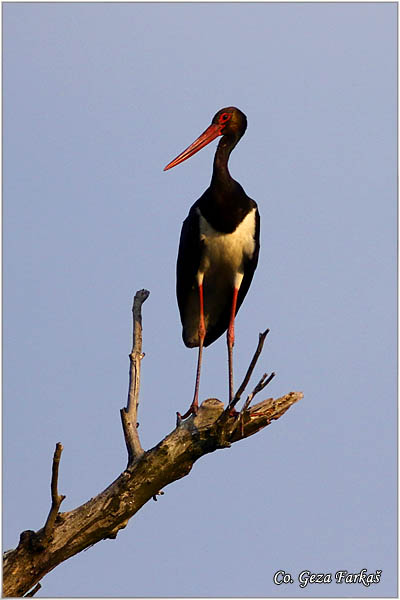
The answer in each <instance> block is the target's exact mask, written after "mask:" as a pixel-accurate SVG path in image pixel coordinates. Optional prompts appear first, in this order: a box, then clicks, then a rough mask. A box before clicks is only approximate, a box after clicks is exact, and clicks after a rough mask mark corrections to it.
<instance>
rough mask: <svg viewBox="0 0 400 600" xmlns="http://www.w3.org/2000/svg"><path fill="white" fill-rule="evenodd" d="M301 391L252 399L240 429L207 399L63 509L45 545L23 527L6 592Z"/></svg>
mask: <svg viewBox="0 0 400 600" xmlns="http://www.w3.org/2000/svg"><path fill="white" fill-rule="evenodd" d="M302 397H303V394H302V393H300V392H292V393H290V394H287V395H286V396H283V397H282V398H278V399H277V400H273V399H268V400H264V401H263V402H260V403H259V404H256V405H254V406H253V407H251V409H249V410H247V411H246V412H245V413H244V414H243V416H242V417H240V418H241V419H243V429H242V431H241V428H240V427H237V421H238V417H237V416H236V417H235V416H230V417H228V418H226V419H224V420H222V421H221V418H220V417H221V415H223V414H225V413H224V405H223V403H222V402H220V401H219V400H217V399H215V398H211V399H208V400H205V401H204V402H203V403H202V404H201V406H200V408H199V411H198V414H197V415H196V416H192V417H190V418H189V419H187V420H186V421H183V422H182V423H181V424H180V426H179V427H177V428H175V429H174V430H173V431H172V432H171V433H170V434H169V435H167V437H165V438H164V439H163V440H162V441H161V442H160V443H159V444H157V446H155V447H154V448H152V449H151V450H148V451H147V452H145V453H144V454H143V455H142V456H141V457H140V458H139V459H138V460H137V461H136V462H135V463H134V464H133V465H132V466H129V467H127V469H126V470H125V471H123V472H122V473H121V474H120V475H119V477H117V479H116V480H115V481H114V482H113V483H112V484H111V485H109V486H108V487H107V488H106V489H105V490H103V491H102V492H101V493H100V494H98V495H97V496H95V497H94V498H92V499H91V500H89V501H88V502H86V503H85V504H83V505H82V506H79V507H78V508H76V509H74V510H71V511H69V512H64V513H60V514H59V515H58V517H57V519H56V521H55V526H54V530H53V534H52V538H51V540H50V541H49V542H48V544H47V545H46V546H45V547H44V548H43V549H42V550H40V549H39V550H38V549H37V548H36V547H35V539H36V537H37V536H38V535H39V536H40V534H41V531H38V532H36V533H35V532H32V531H24V532H23V533H22V534H21V537H20V542H19V545H18V547H17V548H16V549H15V550H12V551H8V552H6V553H5V559H4V579H3V595H4V596H6V597H7V596H8V597H9V596H22V595H24V594H26V593H27V592H28V591H29V590H30V589H31V588H32V587H33V586H34V585H35V584H36V583H38V582H39V581H40V580H41V579H42V578H43V576H44V575H46V573H48V572H49V571H51V570H52V569H54V568H55V567H56V566H57V565H58V564H60V563H61V562H63V561H64V560H66V559H68V558H70V557H71V556H74V555H75V554H77V553H78V552H81V551H82V550H84V549H85V548H88V547H89V546H91V545H93V544H96V543H97V542H99V541H100V540H103V539H107V538H115V537H116V536H117V533H118V531H119V530H120V529H123V528H124V527H126V525H127V523H128V521H129V519H130V518H131V517H132V516H133V515H134V514H135V513H136V512H137V511H138V510H139V509H140V508H141V507H142V506H143V505H144V504H145V503H146V502H148V501H149V500H150V499H151V498H152V497H153V496H154V495H156V494H157V493H158V492H159V490H161V489H163V488H165V487H166V486H167V485H169V484H170V483H172V482H173V481H176V480H177V479H180V478H181V477H185V476H186V475H187V474H188V473H189V472H190V471H191V469H192V467H193V464H194V463H195V462H196V460H198V459H199V458H200V457H201V456H204V455H205V454H208V453H210V452H214V451H215V450H217V449H219V448H225V447H229V446H230V444H231V443H233V442H236V441H239V440H240V439H243V438H246V437H248V436H250V435H253V434H254V433H256V432H257V431H259V430H260V429H262V428H263V427H265V426H267V425H269V423H270V422H271V421H272V420H274V419H278V418H279V417H281V416H282V415H283V414H284V412H286V410H287V409H288V408H289V407H290V406H291V405H292V404H294V403H295V402H297V401H298V400H300V399H301V398H302Z"/></svg>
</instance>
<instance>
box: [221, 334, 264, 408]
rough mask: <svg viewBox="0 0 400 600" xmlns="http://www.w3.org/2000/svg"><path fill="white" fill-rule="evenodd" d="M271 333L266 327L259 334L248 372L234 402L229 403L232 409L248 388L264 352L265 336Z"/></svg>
mask: <svg viewBox="0 0 400 600" xmlns="http://www.w3.org/2000/svg"><path fill="white" fill-rule="evenodd" d="M268 333H269V329H266V330H265V331H264V332H263V333H260V334H259V336H258V345H257V348H256V351H255V353H254V356H253V358H252V359H251V363H250V365H249V368H248V369H247V373H246V375H245V377H244V379H243V381H242V383H241V384H240V386H239V389H238V391H237V392H236V394H235V397H234V398H233V401H232V403H231V404H230V405H229V409H232V408H233V407H234V406H236V404H237V403H238V402H239V400H240V397H241V395H242V394H243V392H244V390H245V389H246V386H247V384H248V383H249V381H250V377H251V376H252V374H253V371H254V368H255V366H256V364H257V361H258V358H259V356H260V354H261V352H262V349H263V346H264V342H265V338H266V337H267V335H268Z"/></svg>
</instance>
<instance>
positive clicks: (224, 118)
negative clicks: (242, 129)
mask: <svg viewBox="0 0 400 600" xmlns="http://www.w3.org/2000/svg"><path fill="white" fill-rule="evenodd" d="M230 118H231V115H230V114H229V113H222V115H221V116H220V118H219V122H220V123H226V121H229V119H230Z"/></svg>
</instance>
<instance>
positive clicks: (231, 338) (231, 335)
mask: <svg viewBox="0 0 400 600" xmlns="http://www.w3.org/2000/svg"><path fill="white" fill-rule="evenodd" d="M238 292H239V288H238V287H235V288H234V290H233V298H232V308H231V316H230V319H229V327H228V331H227V334H226V340H227V343H228V371H229V404H231V403H232V401H233V352H232V349H233V346H234V343H235V314H236V304H237V297H238Z"/></svg>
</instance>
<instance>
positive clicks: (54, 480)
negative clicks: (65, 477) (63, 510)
mask: <svg viewBox="0 0 400 600" xmlns="http://www.w3.org/2000/svg"><path fill="white" fill-rule="evenodd" d="M62 451H63V446H62V444H60V442H58V443H57V444H56V449H55V450H54V455H53V465H52V469H51V508H50V512H49V516H48V517H47V521H46V523H45V525H44V529H43V535H42V536H41V542H42V543H43V542H44V541H47V540H48V539H49V538H50V537H51V535H52V533H53V531H54V525H55V522H56V518H57V515H58V511H59V509H60V505H61V502H62V501H63V500H64V498H65V496H63V495H62V494H59V493H58V468H59V466H60V459H61V452H62Z"/></svg>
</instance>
